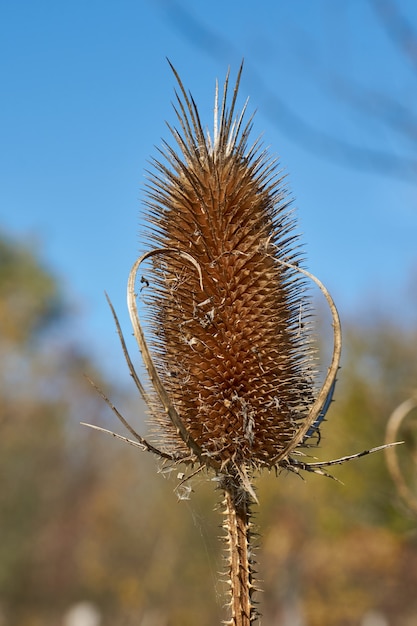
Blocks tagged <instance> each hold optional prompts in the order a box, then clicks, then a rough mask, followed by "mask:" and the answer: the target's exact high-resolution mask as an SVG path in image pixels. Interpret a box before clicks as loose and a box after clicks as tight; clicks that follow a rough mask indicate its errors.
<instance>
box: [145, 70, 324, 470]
mask: <svg viewBox="0 0 417 626" xmlns="http://www.w3.org/2000/svg"><path fill="white" fill-rule="evenodd" d="M176 77H177V80H178V84H179V88H180V95H178V94H177V95H176V97H177V104H176V106H174V109H175V111H176V114H177V118H178V122H179V125H180V129H179V130H176V129H172V128H170V130H171V133H172V135H173V137H174V139H175V141H176V143H177V148H176V149H174V148H172V147H171V146H170V145H168V144H164V146H165V149H164V151H163V152H162V154H163V156H164V157H165V158H166V161H167V163H166V164H163V163H161V162H160V161H155V166H156V172H155V173H154V174H152V175H151V178H150V182H149V185H148V197H147V202H146V204H147V207H148V209H147V217H148V220H149V222H150V224H151V227H150V229H149V240H150V244H151V247H153V248H170V249H172V248H175V249H176V250H179V251H182V252H186V253H188V254H189V255H191V256H192V257H193V258H194V260H195V261H196V265H194V264H192V263H188V262H187V261H186V260H185V259H184V257H183V256H182V257H181V256H180V255H175V254H169V255H161V256H159V257H154V259H155V258H156V260H154V262H153V265H152V268H151V278H150V282H151V285H152V295H151V297H150V311H151V313H150V320H151V328H152V334H153V340H152V348H153V354H154V359H155V362H156V366H157V370H158V373H159V375H160V378H161V380H162V382H163V384H164V386H165V388H166V390H167V392H168V394H169V396H170V398H171V401H172V403H173V405H174V406H175V408H176V410H177V412H178V415H179V417H180V419H181V420H182V422H183V424H184V425H185V428H186V430H187V432H188V433H189V434H190V435H191V437H192V438H193V440H194V441H195V442H196V443H197V445H198V446H199V447H200V449H201V450H202V451H203V453H204V454H206V455H208V456H210V457H211V458H213V459H216V460H218V461H219V462H220V463H222V464H225V463H227V462H228V461H232V462H233V463H238V464H239V463H246V464H248V465H250V466H256V467H260V466H270V465H271V464H272V463H271V462H272V460H273V459H274V458H276V457H277V456H278V455H279V454H280V453H282V451H283V450H284V449H285V447H286V446H287V445H288V443H289V442H290V441H291V440H292V438H293V437H294V434H295V433H296V431H297V430H298V429H299V427H300V423H301V422H302V421H303V420H305V418H306V416H307V415H308V411H309V408H310V406H311V404H312V401H313V400H314V395H315V390H314V384H313V374H314V368H313V366H312V348H311V343H310V340H309V331H310V328H309V322H308V319H309V312H310V305H309V299H308V297H307V295H306V288H305V282H304V278H303V277H302V276H301V275H300V274H299V273H298V272H297V271H296V270H295V269H294V268H288V267H285V266H283V265H282V264H280V263H279V261H278V259H282V260H284V261H286V262H290V263H292V264H295V265H297V264H298V263H299V261H300V258H299V249H298V237H297V236H296V235H295V234H294V226H295V224H294V217H293V215H292V213H291V212H290V210H289V201H288V196H287V191H286V189H285V187H284V183H283V178H282V177H280V175H279V173H277V171H276V162H275V161H274V160H271V159H270V157H269V155H268V154H267V152H266V151H262V150H261V147H260V145H259V142H258V141H256V142H255V143H254V144H252V145H249V146H248V138H249V134H250V130H251V120H249V122H248V123H245V124H244V123H243V117H244V113H245V108H246V105H245V107H244V109H243V111H242V112H241V114H240V115H239V116H237V117H236V118H235V105H236V98H237V92H238V87H239V79H240V72H239V75H238V78H237V81H236V85H235V88H234V92H233V96H232V98H231V102H230V104H229V103H228V77H227V78H226V81H225V86H224V91H223V98H222V102H221V104H220V106H219V102H218V90H217V86H216V101H215V123H214V131H213V136H212V137H211V136H210V135H209V134H207V135H206V134H205V133H204V131H203V128H202V125H201V123H200V119H199V113H198V109H197V106H196V104H195V103H194V101H193V99H192V97H191V96H189V95H187V93H186V92H185V90H184V88H183V85H182V83H181V81H180V79H179V77H178V75H177V74H176ZM196 266H198V267H199V268H200V271H201V274H199V272H198V271H197V269H196ZM156 404H157V403H156ZM158 420H159V423H160V425H162V428H163V431H164V432H165V441H164V443H165V445H168V446H169V447H171V448H172V446H174V447H175V449H176V450H180V451H181V450H183V449H185V444H184V442H183V440H182V439H181V438H180V437H179V436H178V434H177V432H176V430H175V428H174V427H173V426H172V423H171V422H170V421H169V419H168V416H167V415H166V413H165V412H164V411H163V409H162V408H161V410H160V411H159V414H158Z"/></svg>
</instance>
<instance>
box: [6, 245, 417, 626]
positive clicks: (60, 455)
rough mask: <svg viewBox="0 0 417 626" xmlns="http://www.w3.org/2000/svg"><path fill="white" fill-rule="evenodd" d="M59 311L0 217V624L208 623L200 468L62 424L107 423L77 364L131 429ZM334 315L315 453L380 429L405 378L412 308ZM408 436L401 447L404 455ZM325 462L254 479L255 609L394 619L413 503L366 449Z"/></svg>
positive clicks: (414, 555)
mask: <svg viewBox="0 0 417 626" xmlns="http://www.w3.org/2000/svg"><path fill="white" fill-rule="evenodd" d="M103 306H104V305H103ZM75 317H76V314H75V312H74V311H72V310H71V307H70V305H69V304H68V302H66V295H65V293H63V290H62V287H60V283H59V281H58V278H57V277H55V276H54V275H53V274H52V273H51V272H50V271H49V270H48V269H46V268H45V267H43V266H42V263H41V261H40V258H39V255H38V253H37V252H36V250H34V249H32V248H31V247H30V246H28V245H27V244H23V243H21V242H20V241H17V240H11V239H9V238H8V237H7V236H6V235H2V236H1V238H0V351H1V368H0V387H1V402H0V427H1V440H0V477H1V478H0V480H1V489H0V537H1V541H0V625H1V626H6V625H7V626H37V625H42V626H49V625H51V626H52V625H54V626H56V625H57V624H64V625H67V626H69V625H71V626H74V624H76V625H78V626H89V625H91V626H93V625H94V624H96V625H98V624H102V626H107V625H110V624H118V625H126V626H130V625H132V626H133V624H134V625H135V626H138V625H141V626H191V625H193V626H194V625H195V624H199V625H200V626H212V625H213V624H218V623H220V622H221V619H222V618H223V617H224V615H223V609H222V603H223V593H224V589H223V587H222V583H221V582H220V580H219V572H220V571H222V569H223V563H222V559H221V542H220V541H219V539H218V534H219V532H220V531H219V524H220V518H219V515H220V514H221V507H220V503H219V497H218V496H219V495H220V494H218V493H216V486H215V483H213V481H211V480H210V479H208V478H207V476H204V475H201V474H200V475H198V476H196V477H195V478H194V479H193V480H192V483H191V484H192V487H193V492H192V493H191V496H190V499H189V500H185V501H179V499H178V497H177V494H176V492H175V488H176V485H177V484H178V482H179V480H178V478H177V476H176V472H174V473H173V475H170V474H169V473H165V472H164V471H163V468H162V467H160V466H158V464H157V462H156V461H155V460H154V459H153V458H151V457H150V456H149V455H147V454H146V453H140V452H138V451H136V450H135V449H134V448H131V447H130V446H128V445H125V444H123V443H121V442H118V441H114V440H112V439H111V438H110V437H106V436H105V435H102V434H100V433H97V432H94V431H90V430H88V429H87V428H84V427H82V426H80V425H79V422H80V421H88V422H92V423H96V424H100V425H103V426H106V427H109V428H111V429H114V430H118V431H119V432H120V431H121V427H119V425H118V424H117V423H115V422H116V418H115V417H114V416H113V415H112V414H111V412H110V410H109V409H108V407H107V406H106V405H105V404H104V403H103V401H102V400H101V398H100V397H99V396H98V394H97V393H96V392H95V391H94V389H93V388H92V387H91V385H90V384H89V383H88V381H87V380H86V379H85V377H84V374H88V376H90V377H91V378H93V379H94V381H95V382H97V384H99V385H100V386H101V387H102V388H103V389H104V390H105V392H106V393H107V394H108V395H109V397H111V399H112V401H113V402H114V403H115V404H116V405H117V406H120V407H123V412H124V413H125V414H126V417H129V419H130V420H131V421H132V423H133V424H134V425H135V426H136V428H137V429H138V430H139V431H140V432H145V423H144V410H143V406H142V405H141V403H140V401H139V400H138V398H137V397H136V395H135V394H134V393H133V389H132V394H131V396H129V394H127V393H126V391H125V390H121V389H118V388H115V387H113V386H112V385H111V384H110V383H109V381H106V380H103V376H102V375H101V374H100V370H99V367H98V365H97V364H96V363H92V362H91V361H90V360H89V358H88V354H86V351H85V348H84V347H83V345H79V343H78V342H77V339H74V338H73V333H72V332H71V326H72V325H73V324H74V323H75V322H74V318H75ZM363 320H368V322H364V321H363ZM343 325H344V346H345V352H344V362H343V368H342V371H341V374H340V380H339V383H338V387H337V391H336V398H335V399H336V401H335V402H334V403H333V404H332V406H331V408H330V411H329V414H328V421H327V423H325V424H324V425H323V428H322V438H321V442H320V446H319V447H317V448H316V447H314V448H313V449H311V450H310V451H308V452H309V453H311V454H312V455H314V456H317V457H318V458H320V459H325V458H326V459H327V458H329V459H330V458H333V457H338V456H343V455H345V454H349V453H353V452H356V451H360V450H362V449H365V448H367V447H371V446H374V445H379V444H381V443H383V440H384V431H385V426H386V422H387V419H388V417H389V415H390V413H391V411H392V410H393V409H394V408H395V407H396V406H397V405H398V403H400V402H401V401H403V400H404V399H405V398H406V397H409V396H410V394H412V392H413V390H415V386H416V380H417V359H416V348H417V331H416V328H415V326H414V325H413V324H411V323H410V324H408V325H402V326H401V327H400V326H398V325H397V324H396V322H395V320H393V319H384V318H383V317H381V316H378V315H377V314H371V313H369V314H367V315H358V318H357V319H352V320H344V324H343ZM111 330H112V329H111V328H110V321H109V332H110V331H111ZM126 377H127V378H128V374H127V373H126ZM414 443H415V442H414ZM412 445H413V441H412V438H411V439H410V440H409V441H407V443H406V445H404V446H403V449H402V450H401V454H402V455H404V458H405V460H406V462H407V455H410V454H411V449H409V448H411V446H412ZM408 458H409V460H410V462H411V456H408ZM332 469H333V472H332V473H333V474H334V475H335V476H336V477H337V479H338V480H340V481H341V482H342V483H343V484H341V483H339V482H336V481H334V480H330V479H328V478H324V477H322V476H316V475H307V476H305V477H304V479H302V478H300V477H299V476H296V475H286V474H280V475H279V476H278V477H276V476H275V475H273V474H271V475H263V476H262V477H260V478H259V480H258V481H257V488H258V495H259V500H260V506H259V507H257V511H256V523H257V525H258V530H259V533H260V539H259V548H258V552H257V560H258V565H259V568H258V569H259V579H260V580H261V581H262V582H261V585H262V588H263V590H264V592H263V593H262V595H261V597H260V601H261V605H262V613H263V615H264V617H263V620H262V623H264V624H281V625H284V626H290V625H291V626H297V625H299V626H304V625H305V626H307V625H308V626H327V625H328V626H333V625H334V626H336V625H337V626H353V625H358V624H360V625H361V626H387V625H395V626H412V625H413V624H415V623H416V616H417V596H416V593H415V589H416V583H417V532H416V528H417V520H416V519H415V518H413V516H412V514H411V513H410V512H409V511H408V510H407V508H406V506H405V505H404V504H403V503H402V502H401V500H400V498H399V496H398V494H397V492H396V489H395V487H394V485H393V483H392V481H391V479H390V477H389V475H388V472H387V469H386V465H385V459H384V455H383V454H382V453H380V454H375V455H372V456H368V457H365V458H363V459H359V460H357V461H353V462H350V463H348V464H346V465H344V466H340V467H339V466H338V467H336V468H332ZM157 470H160V471H157ZM414 474H415V473H414ZM414 480H415V475H414ZM83 602H88V603H90V604H89V605H88V606H90V608H91V607H92V608H91V611H90V613H88V611H87V613H85V611H84V618H85V619H84V621H83V620H82V618H81V617H80V615H81V613H82V610H81V608H80V611H79V612H78V613H77V615H78V616H79V618H78V621H76V619H75V618H74V615H75V613H74V606H81V605H78V603H83ZM82 606H84V605H82ZM86 615H87V617H86ZM88 615H89V616H90V617H89V618H88ZM88 619H90V621H88ZM71 620H72V621H71Z"/></svg>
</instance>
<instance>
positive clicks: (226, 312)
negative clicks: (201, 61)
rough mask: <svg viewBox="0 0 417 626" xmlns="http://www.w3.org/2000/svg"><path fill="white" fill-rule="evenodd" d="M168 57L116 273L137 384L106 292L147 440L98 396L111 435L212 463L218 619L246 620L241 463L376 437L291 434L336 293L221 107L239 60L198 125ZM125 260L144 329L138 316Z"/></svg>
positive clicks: (311, 430) (246, 476)
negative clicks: (141, 187)
mask: <svg viewBox="0 0 417 626" xmlns="http://www.w3.org/2000/svg"><path fill="white" fill-rule="evenodd" d="M172 69H173V71H174V74H175V76H176V78H177V82H178V85H179V89H180V93H179V95H178V94H177V104H176V107H174V108H175V111H176V114H177V118H178V122H179V125H180V130H176V129H172V128H170V130H171V133H172V135H173V137H174V139H175V141H176V143H177V149H176V150H175V149H173V148H172V147H171V146H170V145H169V144H165V149H164V151H162V155H163V156H164V157H165V159H166V162H165V164H163V163H162V162H160V161H155V166H156V172H155V173H154V174H152V175H151V178H150V181H149V185H148V196H147V201H146V204H147V218H148V223H149V230H148V243H149V246H150V249H149V251H148V252H146V253H145V254H143V255H142V256H141V257H140V258H139V259H138V260H137V261H136V262H135V264H134V266H133V268H132V271H131V273H130V276H129V281H128V306H129V312H130V317H131V320H132V325H133V329H134V334H135V337H136V340H137V342H138V345H139V348H140V350H141V353H142V357H143V361H144V364H145V366H146V369H147V372H148V375H149V382H150V383H151V385H150V389H149V390H147V389H146V388H145V386H143V385H142V383H141V381H140V379H139V377H138V376H137V374H136V371H135V369H134V367H133V364H132V362H131V360H130V357H129V355H128V352H127V349H126V345H125V342H124V338H123V335H122V332H121V329H120V326H119V322H118V320H117V317H116V314H115V313H114V310H113V307H112V306H111V304H110V306H111V308H112V311H113V315H114V318H115V322H116V325H117V329H118V332H119V336H120V339H121V342H122V346H123V350H124V353H125V357H126V360H127V363H128V366H129V369H130V372H131V375H132V377H133V379H134V381H135V383H136V385H137V387H138V389H139V391H140V393H141V395H142V397H143V399H144V401H145V403H146V404H147V406H148V410H149V417H150V421H151V424H152V425H153V427H154V428H155V427H157V431H158V433H159V436H158V437H155V441H154V443H153V444H151V443H149V442H148V441H146V440H145V439H143V437H141V436H140V435H139V434H138V433H137V432H136V431H135V430H134V429H133V428H132V426H130V424H129V423H128V422H127V421H126V420H125V419H124V418H123V417H122V416H121V415H120V413H119V412H118V411H117V409H116V408H115V407H114V406H113V405H112V404H111V403H110V402H109V400H108V399H107V398H106V397H105V396H104V394H102V396H103V397H104V399H105V400H106V401H107V402H108V403H109V405H110V406H111V408H112V410H113V411H114V412H115V413H116V415H117V416H118V418H119V419H120V420H121V421H122V422H123V424H124V425H125V426H126V427H127V428H128V429H129V431H130V433H131V434H132V436H133V437H134V439H135V440H136V441H134V440H131V439H126V438H125V437H122V436H121V435H115V434H114V433H112V434H113V435H115V436H116V437H118V438H121V439H124V440H125V441H128V442H129V443H131V444H133V445H136V446H138V447H140V448H142V449H145V450H148V451H150V452H152V453H154V454H156V455H158V456H159V457H161V458H162V459H164V460H165V461H167V462H171V463H188V464H189V465H191V466H192V468H193V469H192V470H191V474H189V476H190V475H191V476H192V475H193V473H195V472H198V471H200V470H201V469H204V468H206V469H208V470H211V471H214V473H215V475H216V477H217V479H218V485H219V489H220V490H221V491H222V492H223V494H224V500H223V504H224V524H223V525H224V529H225V539H226V542H227V546H228V572H227V577H228V582H229V585H230V615H231V619H230V621H229V622H227V623H228V624H231V625H232V626H247V625H249V624H250V623H253V622H255V621H256V620H257V617H258V613H257V611H256V609H255V607H254V602H253V599H252V595H253V591H254V589H255V585H254V582H253V547H252V546H251V535H252V530H251V512H250V508H251V505H252V503H253V502H254V501H256V495H255V492H254V490H253V487H252V475H253V473H254V471H255V470H259V469H262V468H269V469H271V468H286V469H290V470H294V471H300V470H308V471H314V472H318V473H325V472H324V471H323V468H324V467H326V466H328V465H334V464H338V463H343V462H344V461H346V460H349V459H350V458H355V457H357V456H363V455H365V454H368V453H369V452H373V451H376V450H378V449H380V448H374V449H372V450H369V451H365V452H362V453H360V454H358V455H353V456H348V457H343V458H341V459H336V460H334V461H329V462H316V463H307V462H305V461H304V460H303V457H302V454H303V453H302V448H305V447H306V446H308V445H309V440H310V438H311V437H312V436H313V435H314V434H315V433H317V431H318V428H319V426H320V423H321V421H322V420H323V418H324V416H325V414H326V411H327V409H328V406H329V404H330V402H331V399H332V395H333V390H334V386H335V380H336V374H337V370H338V367H339V360H340V353H341V333H340V323H339V317H338V314H337V310H336V307H335V305H334V303H333V300H332V298H331V296H330V294H329V293H328V291H327V290H326V288H325V287H324V285H323V284H322V283H321V282H320V281H319V280H318V279H317V278H316V277H314V276H313V275H312V274H310V273H309V272H307V271H306V270H305V269H303V268H302V267H301V266H300V263H301V262H302V259H301V258H300V254H299V242H298V237H297V236H296V234H295V231H294V227H295V222H294V218H293V215H292V213H291V211H290V209H289V201H288V195H287V191H286V189H285V185H284V180H283V177H282V176H280V174H279V172H278V171H277V169H276V162H275V161H273V160H271V159H270V157H269V156H268V153H267V152H266V151H264V150H262V148H261V146H260V144H259V141H255V143H254V144H252V145H248V139H249V134H250V131H251V126H252V121H251V119H250V120H249V121H248V122H247V123H244V115H245V109H246V105H245V107H244V108H243V110H242V112H241V113H240V114H239V115H238V116H235V107H236V100H237V93H238V88H239V80H240V72H239V75H238V78H237V81H236V85H235V87H234V91H233V95H232V97H231V101H230V104H229V103H228V77H227V78H226V81H225V85H224V91H223V97H222V101H221V103H219V98H218V89H217V87H216V99H215V118H214V130H213V134H212V135H210V134H209V133H207V134H205V133H204V131H203V128H202V125H201V122H200V119H199V114H198V110H197V107H196V105H195V103H194V100H193V99H192V97H191V96H189V95H188V94H187V93H186V91H185V89H184V87H183V85H182V82H181V80H180V78H179V76H178V74H177V73H176V72H175V70H174V68H172ZM149 262H150V267H149ZM144 263H147V265H146V268H147V269H146V271H145V270H144V269H143V268H144V267H145V266H144V265H143V264H144ZM139 270H141V272H142V271H144V274H143V275H142V277H141V289H140V291H142V290H143V293H144V294H146V304H147V305H148V309H147V310H148V322H149V325H148V330H149V331H150V333H151V340H150V341H149V342H148V341H147V340H146V338H145V333H144V330H143V327H142V325H141V322H140V319H139V307H138V303H137V295H138V294H137V276H138V273H139ZM307 278H308V279H310V280H312V281H313V282H314V283H315V284H316V285H318V287H319V288H320V290H321V291H322V293H323V295H324V296H325V298H326V300H327V303H328V305H329V308H330V311H331V314H332V320H333V339H334V350H333V356H332V360H331V363H330V366H329V368H328V371H327V374H326V377H325V380H324V383H323V385H322V387H321V389H320V390H317V389H316V387H315V382H314V381H315V374H316V369H315V361H314V351H313V348H312V342H311V327H310V315H311V311H310V300H309V297H308V294H307V292H306V284H305V283H306V279H307ZM100 393H102V392H100ZM95 428H98V429H99V430H105V429H102V428H100V427H95ZM107 432H109V431H107ZM381 447H384V446H381ZM194 466H196V467H194ZM189 476H188V477H189ZM188 477H186V478H185V480H188Z"/></svg>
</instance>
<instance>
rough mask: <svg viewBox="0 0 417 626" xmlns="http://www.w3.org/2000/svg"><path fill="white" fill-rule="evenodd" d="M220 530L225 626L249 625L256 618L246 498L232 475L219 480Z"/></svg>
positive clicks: (248, 503) (248, 513)
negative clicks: (222, 537)
mask: <svg viewBox="0 0 417 626" xmlns="http://www.w3.org/2000/svg"><path fill="white" fill-rule="evenodd" d="M221 488H222V489H223V492H224V500H223V506H224V519H223V527H224V530H225V533H226V537H225V540H226V544H227V549H228V566H229V572H228V584H229V585H230V590H229V593H230V611H231V619H230V621H228V622H226V624H227V625H228V626H250V624H253V623H254V622H255V620H256V619H257V617H258V613H257V611H256V609H255V607H254V604H253V601H252V594H253V591H254V590H255V588H254V586H253V559H252V550H251V526H252V524H251V510H250V504H251V501H250V496H249V494H248V493H247V491H246V490H245V489H244V487H243V486H242V484H241V479H240V477H239V475H238V474H237V473H236V472H234V473H231V474H228V475H227V476H225V477H224V478H223V481H222V483H221Z"/></svg>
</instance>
